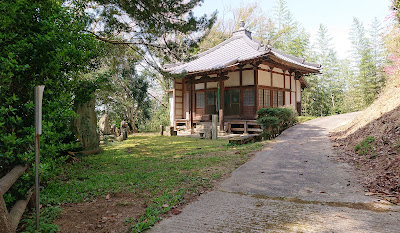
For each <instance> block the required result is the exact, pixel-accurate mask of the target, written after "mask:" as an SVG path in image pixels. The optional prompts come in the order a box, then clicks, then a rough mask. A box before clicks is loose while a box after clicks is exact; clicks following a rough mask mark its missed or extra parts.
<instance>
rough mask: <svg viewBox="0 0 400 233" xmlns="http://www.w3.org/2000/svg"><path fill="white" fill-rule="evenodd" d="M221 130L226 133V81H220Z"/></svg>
mask: <svg viewBox="0 0 400 233" xmlns="http://www.w3.org/2000/svg"><path fill="white" fill-rule="evenodd" d="M218 86H219V100H218V101H219V130H220V131H225V129H224V125H225V118H224V108H225V106H224V105H225V102H224V101H225V87H224V81H223V80H220V81H219V85H218Z"/></svg>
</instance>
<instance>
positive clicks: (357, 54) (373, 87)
mask: <svg viewBox="0 0 400 233" xmlns="http://www.w3.org/2000/svg"><path fill="white" fill-rule="evenodd" d="M374 22H375V23H374V25H373V28H372V30H371V36H373V37H374V38H372V37H371V38H369V37H368V35H367V31H366V29H365V27H364V25H363V23H362V22H360V21H359V20H358V19H357V18H354V19H353V25H352V28H351V33H350V40H351V43H352V46H353V49H352V65H353V70H354V73H355V80H354V82H352V86H351V87H350V88H351V89H353V90H351V92H352V93H353V94H354V98H357V99H362V107H366V106H368V105H370V104H371V103H372V102H373V101H374V100H375V98H376V96H377V95H378V93H379V91H380V89H381V88H382V86H383V84H384V78H383V76H382V74H381V72H382V64H381V63H382V53H381V50H380V48H381V46H380V45H379V44H380V43H381V42H380V40H379V39H378V38H379V37H380V36H379V34H380V27H379V24H378V23H377V21H376V20H375V21H374Z"/></svg>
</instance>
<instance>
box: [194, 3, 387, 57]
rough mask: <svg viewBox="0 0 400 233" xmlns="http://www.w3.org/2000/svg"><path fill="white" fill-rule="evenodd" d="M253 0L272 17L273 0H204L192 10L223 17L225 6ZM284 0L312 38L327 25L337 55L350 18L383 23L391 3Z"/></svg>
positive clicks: (344, 52)
mask: <svg viewBox="0 0 400 233" xmlns="http://www.w3.org/2000/svg"><path fill="white" fill-rule="evenodd" d="M252 2H257V3H258V5H259V6H260V7H261V8H262V10H263V12H265V13H266V14H267V16H272V14H273V13H272V12H273V8H274V6H275V5H276V0H258V1H257V0H256V1H254V0H250V1H243V0H204V3H202V5H201V6H200V7H197V8H195V9H194V13H195V15H203V14H211V13H212V12H214V11H215V10H218V12H219V13H218V17H222V13H223V11H224V8H225V9H226V8H229V7H230V8H231V9H235V8H239V7H240V6H245V5H246V3H252ZM286 2H287V6H288V8H289V10H290V12H291V13H292V14H293V16H294V19H295V20H296V21H298V22H299V23H300V24H301V25H302V26H303V27H304V28H305V29H306V31H308V32H309V33H310V34H311V41H313V39H314V38H315V35H316V32H317V30H318V28H319V25H320V24H324V25H325V26H327V27H328V31H329V34H330V35H331V36H332V38H333V43H334V46H335V49H336V51H337V52H338V56H339V58H346V57H347V56H349V54H348V52H349V50H350V42H349V40H348V38H349V31H350V27H351V25H352V22H353V17H356V18H358V19H359V20H360V21H361V22H363V23H364V26H365V27H367V26H369V24H371V22H372V20H373V19H374V18H375V17H376V18H377V19H378V20H379V21H380V22H381V23H382V25H384V24H385V22H384V20H385V17H386V16H387V15H389V13H390V5H391V0H286ZM225 17H231V15H229V14H228V15H226V16H225Z"/></svg>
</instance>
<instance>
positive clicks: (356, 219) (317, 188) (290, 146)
mask: <svg viewBox="0 0 400 233" xmlns="http://www.w3.org/2000/svg"><path fill="white" fill-rule="evenodd" d="M355 115H356V114H354V113H351V114H343V115H337V116H330V117H324V118H319V119H315V120H312V121H309V122H306V123H304V124H300V125H297V126H295V127H292V128H290V129H288V130H286V131H285V132H284V133H282V135H280V136H279V137H278V138H277V139H276V140H274V142H273V143H271V145H270V146H269V147H268V148H267V149H265V150H264V151H261V152H259V153H258V154H257V155H256V156H255V157H254V158H253V159H252V160H251V161H249V162H247V163H246V164H244V165H242V166H241V167H239V168H238V169H236V170H235V171H234V172H233V173H232V176H231V177H230V178H228V179H226V180H225V181H223V182H221V183H220V184H219V187H218V188H217V189H216V191H212V192H209V193H206V194H204V195H202V196H201V197H200V199H199V200H198V201H196V202H193V203H191V204H189V205H187V206H186V207H185V208H184V209H183V212H182V213H181V214H180V215H176V216H173V217H170V218H168V219H164V220H163V221H161V222H160V223H159V224H157V225H156V226H155V227H153V229H152V230H151V232H400V210H399V208H398V207H397V206H391V205H387V204H386V205H384V204H379V202H378V201H377V200H376V199H374V198H373V197H368V196H365V195H364V191H363V188H362V187H361V186H360V185H358V184H357V183H356V182H355V181H354V179H353V175H352V172H351V169H350V167H349V166H348V165H347V164H343V163H339V162H337V161H336V160H335V159H334V156H335V155H334V153H333V151H332V148H331V143H330V141H329V139H328V137H327V135H328V131H329V130H330V129H333V128H335V127H337V126H339V125H341V124H345V123H346V122H348V121H349V120H351V119H352V118H353V117H354V116H355Z"/></svg>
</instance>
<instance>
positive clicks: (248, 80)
mask: <svg viewBox="0 0 400 233" xmlns="http://www.w3.org/2000/svg"><path fill="white" fill-rule="evenodd" d="M249 85H254V70H244V71H242V86H249Z"/></svg>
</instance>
